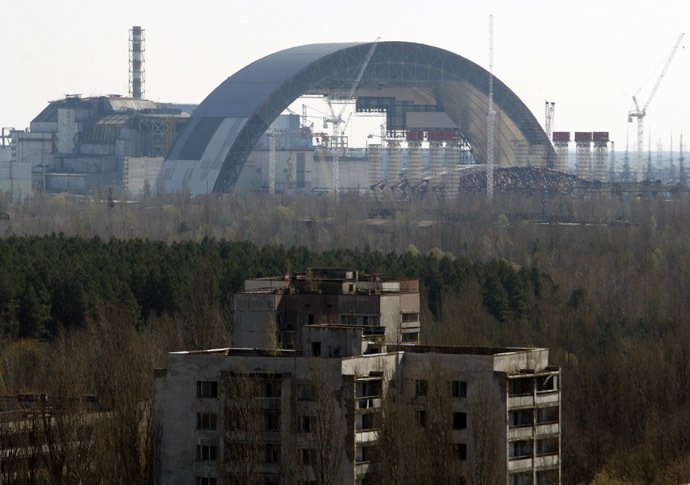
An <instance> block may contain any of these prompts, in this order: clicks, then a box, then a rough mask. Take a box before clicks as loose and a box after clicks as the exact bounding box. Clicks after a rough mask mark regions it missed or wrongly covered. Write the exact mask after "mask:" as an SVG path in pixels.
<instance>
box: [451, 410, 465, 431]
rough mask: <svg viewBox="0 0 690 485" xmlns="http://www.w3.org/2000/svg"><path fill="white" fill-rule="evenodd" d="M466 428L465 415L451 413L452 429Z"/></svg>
mask: <svg viewBox="0 0 690 485" xmlns="http://www.w3.org/2000/svg"><path fill="white" fill-rule="evenodd" d="M466 428H467V413H453V429H466Z"/></svg>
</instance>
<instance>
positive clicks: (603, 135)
mask: <svg viewBox="0 0 690 485" xmlns="http://www.w3.org/2000/svg"><path fill="white" fill-rule="evenodd" d="M592 138H593V139H594V141H595V142H596V143H608V142H609V132H608V131H595V132H593V133H592Z"/></svg>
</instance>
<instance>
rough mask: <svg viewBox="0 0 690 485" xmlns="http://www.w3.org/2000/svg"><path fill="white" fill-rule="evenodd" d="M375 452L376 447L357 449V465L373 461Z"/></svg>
mask: <svg viewBox="0 0 690 485" xmlns="http://www.w3.org/2000/svg"><path fill="white" fill-rule="evenodd" d="M375 450H376V448H375V447H374V446H358V447H357V448H355V463H365V462H367V461H372V459H373V457H374V452H375Z"/></svg>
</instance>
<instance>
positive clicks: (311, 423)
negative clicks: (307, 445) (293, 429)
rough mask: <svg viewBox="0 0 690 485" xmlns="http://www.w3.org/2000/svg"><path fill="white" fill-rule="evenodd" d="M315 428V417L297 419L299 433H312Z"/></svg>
mask: <svg viewBox="0 0 690 485" xmlns="http://www.w3.org/2000/svg"><path fill="white" fill-rule="evenodd" d="M315 427H316V416H300V418H299V432H300V433H313V432H314V428H315Z"/></svg>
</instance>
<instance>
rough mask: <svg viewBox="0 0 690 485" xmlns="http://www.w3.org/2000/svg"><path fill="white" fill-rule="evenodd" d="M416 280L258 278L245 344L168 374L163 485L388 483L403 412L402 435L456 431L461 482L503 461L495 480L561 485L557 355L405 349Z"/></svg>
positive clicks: (251, 289) (161, 392) (243, 307)
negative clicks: (386, 446)
mask: <svg viewBox="0 0 690 485" xmlns="http://www.w3.org/2000/svg"><path fill="white" fill-rule="evenodd" d="M416 283H417V282H416V281H414V282H409V281H395V280H385V281H384V280H381V279H380V278H373V277H369V276H366V275H358V274H357V273H356V272H354V271H353V270H328V271H325V270H312V272H311V273H310V275H309V276H308V277H307V276H306V275H295V276H292V277H286V278H269V279H261V280H248V281H247V282H246V291H245V292H243V293H241V294H239V295H237V298H236V299H235V303H236V307H235V329H234V330H235V334H234V337H233V343H234V344H235V345H241V346H242V347H239V346H238V347H234V348H223V349H212V350H207V351H196V352H173V353H170V354H168V360H167V367H166V369H161V370H159V371H157V373H156V402H155V423H156V427H157V431H159V432H160V439H161V469H160V476H161V483H163V484H165V485H168V484H171V485H173V484H187V483H196V484H199V485H218V484H221V483H245V482H252V483H265V484H269V483H271V484H272V483H295V482H296V483H316V482H317V481H318V482H320V483H322V482H325V483H352V484H363V483H380V482H381V480H382V478H385V477H382V476H381V474H382V473H384V471H383V470H384V468H383V467H382V462H381V454H380V452H381V453H385V452H386V450H379V447H380V446H383V445H382V444H380V440H381V439H383V438H382V436H383V435H382V434H381V433H382V429H383V428H382V423H384V422H385V420H386V419H388V416H387V414H386V413H387V411H386V409H390V407H386V405H387V404H390V405H400V406H405V410H406V412H407V413H408V414H407V416H412V417H413V418H412V422H408V423H399V424H400V426H412V427H414V426H417V427H425V428H426V430H433V429H435V428H432V427H428V428H427V427H426V426H427V424H426V422H427V416H432V414H433V415H434V416H435V418H436V419H437V422H441V423H445V424H443V426H444V427H445V428H444V429H446V431H447V434H444V436H445V437H444V439H443V440H442V446H445V447H447V448H448V450H452V453H453V455H452V459H453V460H454V462H455V463H457V464H458V466H457V470H458V474H459V477H458V478H459V479H460V478H461V476H463V475H465V474H466V473H468V470H471V469H472V467H476V466H477V464H476V461H477V460H478V458H477V457H479V456H487V455H489V454H490V455H491V456H492V457H493V458H492V459H491V463H490V466H491V467H492V468H493V475H492V476H494V477H495V480H496V483H505V484H506V485H525V484H529V485H532V484H539V485H557V484H560V467H561V462H560V456H561V455H560V449H561V443H560V415H561V412H560V385H559V384H560V382H559V379H560V370H559V369H558V368H555V367H552V366H550V365H549V362H548V360H549V353H548V350H547V349H541V348H471V347H445V346H424V345H418V344H408V343H399V342H401V340H402V339H401V338H400V335H401V333H402V332H403V331H404V330H406V329H407V328H408V327H405V324H406V323H410V324H411V326H412V328H414V329H415V330H416V331H418V329H419V322H418V317H417V321H416V322H413V321H412V319H408V320H409V321H407V322H406V321H405V320H404V318H403V316H404V315H405V314H410V313H415V311H416V314H417V315H418V310H419V299H418V298H419V293H418V290H417V286H416ZM396 285H397V286H396ZM403 287H406V288H407V289H414V290H415V291H407V292H405V291H401V289H402V288H403ZM319 291H320V293H319ZM386 291H387V292H388V294H385V292H386ZM360 297H361V298H362V299H359V298H360ZM389 299H390V301H388V300H389ZM310 315H311V317H310ZM364 317H367V320H366V321H364ZM370 318H371V319H374V318H378V321H376V324H373V322H372V321H371V320H369V319H370ZM329 320H330V321H329ZM290 325H292V326H290ZM415 325H416V326H415ZM389 327H392V329H393V330H391V328H389ZM288 330H291V331H292V333H288V334H287V335H289V336H290V337H291V338H292V340H287V339H286V332H287V331H288ZM389 335H390V336H391V337H392V340H388V339H389ZM278 337H280V338H281V343H282V342H289V343H291V344H292V346H293V348H292V349H281V348H280V347H279V346H278V345H276V339H277V338H278ZM296 337H299V340H295V338H296ZM393 396H397V397H395V399H394V398H393ZM395 403H397V404H395ZM434 413H435V414H434ZM388 429H396V430H397V429H398V428H397V427H389V428H388ZM428 432H429V431H427V433H428ZM444 433H445V432H444ZM489 434H490V435H491V441H490V443H491V444H490V445H487V444H486V443H487V441H486V439H484V438H485V437H486V436H487V435H489ZM396 435H397V431H396ZM408 436H409V435H408ZM480 438H481V439H480ZM482 446H483V447H485V448H486V447H487V446H490V447H491V449H490V450H487V449H482V448H481V447H482ZM488 452H490V453H488ZM317 478H318V480H317ZM324 480H325V481H324Z"/></svg>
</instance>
